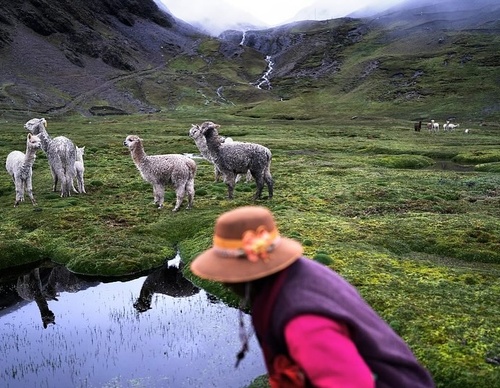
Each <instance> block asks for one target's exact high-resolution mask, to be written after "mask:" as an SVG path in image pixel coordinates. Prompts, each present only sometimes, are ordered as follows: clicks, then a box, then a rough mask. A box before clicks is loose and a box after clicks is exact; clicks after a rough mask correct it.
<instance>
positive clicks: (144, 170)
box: [123, 135, 196, 212]
mask: <svg viewBox="0 0 500 388" xmlns="http://www.w3.org/2000/svg"><path fill="white" fill-rule="evenodd" d="M123 145H124V146H126V147H128V149H129V150H130V155H131V156H132V160H133V161H134V163H135V165H136V167H137V169H138V170H139V172H140V173H141V176H142V178H143V179H144V180H145V181H146V182H149V183H151V184H152V185H153V196H154V203H155V204H156V205H158V209H161V208H162V207H163V202H164V197H165V186H166V185H171V186H173V187H174V189H175V195H176V197H177V200H176V203H175V207H174V208H173V211H174V212H175V211H177V210H179V208H180V206H181V204H182V201H183V199H184V197H185V196H186V195H187V197H188V206H187V208H188V209H190V208H191V207H192V206H193V201H194V177H195V175H196V162H195V161H194V160H193V159H191V158H189V157H187V156H184V155H178V154H167V155H146V152H144V146H143V144H142V139H141V138H139V137H138V136H136V135H129V136H127V137H126V139H125V141H124V142H123Z"/></svg>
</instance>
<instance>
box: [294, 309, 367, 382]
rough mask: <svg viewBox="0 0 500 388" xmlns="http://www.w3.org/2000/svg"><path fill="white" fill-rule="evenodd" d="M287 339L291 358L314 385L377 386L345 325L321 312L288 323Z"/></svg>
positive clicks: (299, 317)
mask: <svg viewBox="0 0 500 388" xmlns="http://www.w3.org/2000/svg"><path fill="white" fill-rule="evenodd" d="M285 339H286V342H287V346H288V351H289V353H290V356H291V358H292V359H293V360H295V362H296V363H297V364H298V365H299V366H300V367H301V368H302V370H303V372H304V373H305V375H306V376H307V378H308V379H309V381H310V382H311V383H312V385H313V386H314V387H318V388H321V387H325V388H326V387H328V388H334V387H339V388H340V387H342V388H373V387H375V381H374V379H373V375H372V373H371V371H370V369H369V368H368V366H367V365H366V363H365V361H364V360H363V358H362V357H361V355H360V354H359V352H358V350H357V348H356V346H355V345H354V343H353V342H352V341H351V339H350V337H349V332H348V330H347V327H346V326H345V325H343V324H341V323H338V322H336V321H333V320H331V319H329V318H326V317H322V316H318V315H300V316H298V317H296V318H294V319H292V320H291V321H290V322H289V323H288V324H287V325H286V327H285Z"/></svg>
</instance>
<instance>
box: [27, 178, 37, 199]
mask: <svg viewBox="0 0 500 388" xmlns="http://www.w3.org/2000/svg"><path fill="white" fill-rule="evenodd" d="M26 192H27V193H28V197H29V198H30V199H31V203H32V204H33V206H36V200H35V197H34V195H33V182H32V176H29V177H28V181H27V182H26Z"/></svg>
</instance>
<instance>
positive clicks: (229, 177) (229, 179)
mask: <svg viewBox="0 0 500 388" xmlns="http://www.w3.org/2000/svg"><path fill="white" fill-rule="evenodd" d="M224 183H225V184H226V186H227V198H228V199H233V194H234V185H235V184H236V175H235V174H234V173H227V174H226V175H225V176H224Z"/></svg>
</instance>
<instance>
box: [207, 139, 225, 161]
mask: <svg viewBox="0 0 500 388" xmlns="http://www.w3.org/2000/svg"><path fill="white" fill-rule="evenodd" d="M205 139H206V142H207V152H208V154H209V158H211V159H213V160H217V159H218V158H219V151H220V147H221V142H220V139H219V136H218V135H217V134H211V135H209V136H207V137H205Z"/></svg>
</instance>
